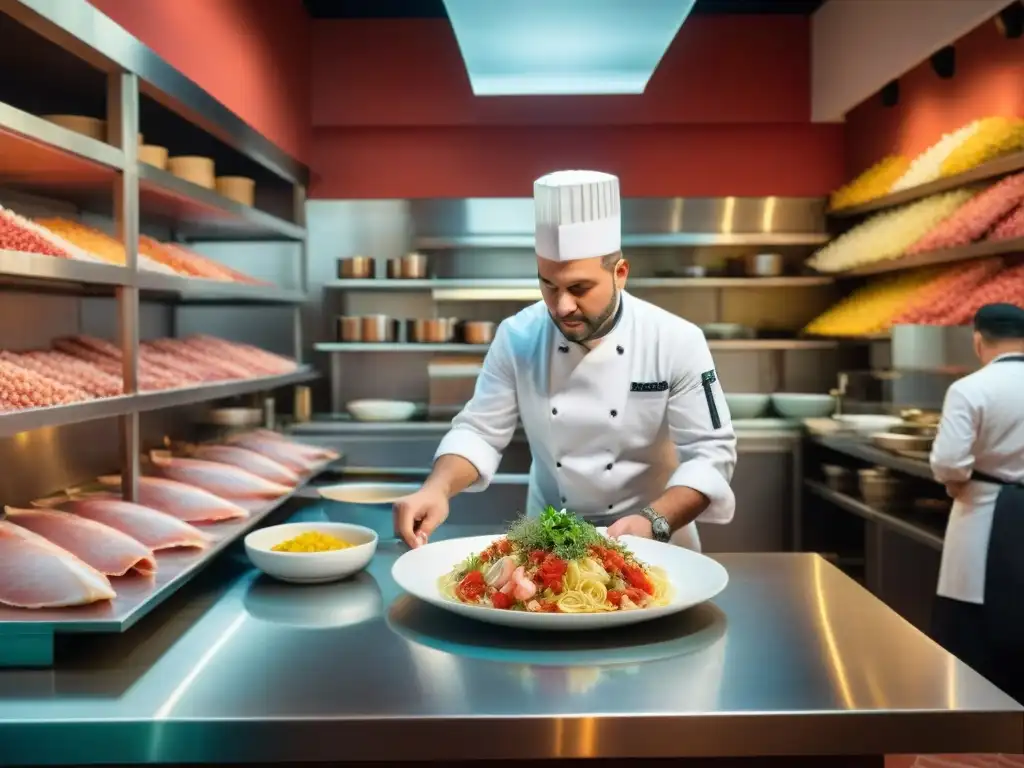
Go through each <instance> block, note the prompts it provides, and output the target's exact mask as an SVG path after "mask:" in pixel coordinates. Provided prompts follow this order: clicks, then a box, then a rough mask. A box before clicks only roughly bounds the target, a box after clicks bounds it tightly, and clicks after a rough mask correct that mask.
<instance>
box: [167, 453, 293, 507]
mask: <svg viewBox="0 0 1024 768" xmlns="http://www.w3.org/2000/svg"><path fill="white" fill-rule="evenodd" d="M150 458H151V459H152V460H153V463H154V464H155V465H156V466H157V467H159V469H160V473H161V474H162V475H164V477H167V478H168V479H170V480H177V481H178V482H179V483H188V484H189V485H194V486H196V487H197V488H204V489H206V490H207V491H209V492H210V493H215V494H217V495H218V496H220V497H222V498H226V499H276V498H277V497H278V496H283V495H284V494H286V493H288V492H290V491H291V488H289V487H288V486H287V485H281V483H272V482H271V481H270V480H267V479H266V478H263V477H260V476H259V475H254V474H253V473H252V472H247V471H246V470H244V469H242V468H241V467H236V466H233V465H231V464H220V463H218V462H216V461H203V460H202V459H181V458H178V457H176V456H171V455H169V454H168V452H167V451H153V453H152V454H151V456H150Z"/></svg>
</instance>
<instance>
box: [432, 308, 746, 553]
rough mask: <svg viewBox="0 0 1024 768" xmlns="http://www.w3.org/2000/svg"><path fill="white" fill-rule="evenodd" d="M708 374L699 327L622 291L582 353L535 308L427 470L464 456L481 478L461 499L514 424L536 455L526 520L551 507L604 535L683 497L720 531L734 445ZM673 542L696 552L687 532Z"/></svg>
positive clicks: (730, 506) (494, 357)
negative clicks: (621, 520)
mask: <svg viewBox="0 0 1024 768" xmlns="http://www.w3.org/2000/svg"><path fill="white" fill-rule="evenodd" d="M714 369H715V364H714V361H713V360H712V358H711V351H710V349H709V348H708V344H707V341H706V340H705V339H704V334H703V333H702V332H701V330H700V329H699V328H698V327H697V326H695V325H693V324H692V323H689V322H687V321H686V320H683V319H682V318H680V317H677V316H675V315H672V314H670V313H668V312H666V311H665V310H663V309H661V308H659V307H656V306H654V305H653V304H649V303H647V302H645V301H641V300H640V299H637V298H635V297H633V296H631V295H629V294H627V293H625V292H623V293H622V312H621V315H620V317H619V320H618V322H617V323H616V325H615V327H614V328H613V329H612V330H611V332H609V333H608V334H607V335H606V336H605V337H604V338H603V339H602V340H601V343H600V344H599V345H597V346H596V347H594V348H593V349H591V350H590V351H587V350H586V349H585V348H583V347H582V346H581V345H579V344H574V343H571V342H568V341H566V340H565V338H564V337H563V336H562V334H561V333H560V332H559V331H558V329H557V327H556V326H555V325H554V323H553V322H552V320H551V318H550V316H549V314H548V310H547V307H546V306H545V304H544V303H543V302H538V303H537V304H534V305H532V306H530V307H527V308H526V309H524V310H522V311H521V312H519V313H518V314H516V315H514V316H513V317H510V318H508V319H506V320H504V321H503V322H502V323H501V324H500V325H499V326H498V330H497V332H496V333H495V337H494V341H493V343H492V344H491V347H490V349H489V350H488V353H487V357H486V359H485V360H484V364H483V369H482V371H481V373H480V377H479V379H478V380H477V383H476V389H475V391H474V393H473V397H472V398H471V399H470V401H469V402H468V403H467V404H466V406H465V408H464V409H463V410H462V412H461V413H459V415H458V416H456V417H455V419H454V420H453V421H452V429H451V431H450V432H449V433H448V434H447V435H445V437H444V439H443V440H441V444H440V446H439V447H438V449H437V454H436V456H435V460H436V458H437V457H440V456H443V455H445V454H455V455H458V456H462V457H463V458H465V459H466V460H468V461H469V462H470V463H472V464H473V466H474V467H476V469H477V471H478V472H479V473H480V477H479V479H478V480H477V482H476V483H474V484H473V485H472V486H471V487H470V488H469V489H467V490H470V491H482V490H484V489H485V488H486V487H487V485H488V484H489V483H490V481H491V478H493V477H494V473H495V472H496V471H497V468H498V463H499V462H500V460H501V454H502V451H503V450H504V449H505V447H506V446H507V445H508V443H509V441H510V440H511V439H512V435H513V433H514V432H515V429H516V426H517V423H518V421H519V420H520V419H521V420H522V422H523V427H524V429H525V431H526V437H527V440H528V441H529V444H530V451H531V453H532V454H533V465H532V467H531V469H530V487H529V493H528V502H527V510H526V512H527V514H530V515H535V514H538V513H539V512H540V510H541V509H543V508H544V507H545V506H546V505H548V504H551V505H553V506H555V507H559V508H561V507H564V508H567V509H569V510H571V511H573V512H575V513H576V514H579V515H581V516H583V517H585V518H587V519H588V520H590V521H592V522H593V523H594V524H595V525H607V524H608V523H610V522H611V521H613V520H615V519H616V518H618V517H621V516H622V515H625V514H635V513H637V512H639V511H640V510H642V509H643V508H644V507H645V506H647V505H649V504H650V503H651V502H653V501H654V500H655V499H657V498H658V497H659V496H661V495H662V494H663V493H664V492H665V490H666V489H667V488H669V487H674V486H686V487H689V488H693V489H695V490H697V491H699V492H700V493H702V494H704V495H705V496H706V497H707V498H708V499H710V501H711V503H710V505H709V506H708V508H707V509H706V510H705V511H704V513H703V514H702V515H701V517H700V520H701V521H702V522H711V523H728V522H729V521H730V520H731V519H732V516H733V512H734V510H735V507H736V499H735V497H734V496H733V492H732V489H731V488H730V487H729V482H730V480H731V479H732V473H733V468H734V467H735V465H736V436H735V433H734V432H733V428H732V420H731V419H730V417H729V409H728V406H727V405H726V402H725V397H724V395H723V393H722V387H721V384H720V382H718V380H717V376H716V375H715V373H714ZM709 400H710V401H713V405H712V402H709ZM712 410H715V411H717V417H715V418H713V416H712ZM716 420H717V424H716V423H714V422H715V421H716ZM673 541H674V542H675V543H677V544H680V545H682V546H687V547H690V548H692V549H697V550H699V548H700V539H699V538H698V537H697V531H696V526H694V525H693V524H690V525H689V526H686V527H685V528H683V529H682V530H680V531H677V532H676V534H675V535H674V536H673Z"/></svg>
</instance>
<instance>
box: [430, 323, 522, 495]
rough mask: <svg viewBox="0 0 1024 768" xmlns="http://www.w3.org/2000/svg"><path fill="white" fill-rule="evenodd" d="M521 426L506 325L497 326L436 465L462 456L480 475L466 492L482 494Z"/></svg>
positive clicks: (445, 438) (440, 449)
mask: <svg viewBox="0 0 1024 768" xmlns="http://www.w3.org/2000/svg"><path fill="white" fill-rule="evenodd" d="M518 423H519V399H518V396H517V394H516V378H515V369H514V367H513V363H512V348H511V344H510V340H509V335H508V329H507V328H506V326H505V323H504V322H503V323H501V324H500V325H499V326H498V330H497V331H496V332H495V334H494V340H493V341H492V342H491V346H490V349H488V350H487V355H486V356H485V357H484V363H483V367H482V369H481V371H480V375H479V376H478V377H477V380H476V387H475V389H474V390H473V397H472V398H470V400H469V402H468V403H466V405H465V406H464V407H463V409H462V411H460V412H459V414H458V415H457V416H456V417H455V418H454V419H452V428H451V430H450V431H449V432H448V434H447V435H445V436H444V438H443V439H442V440H441V443H440V445H438V447H437V452H436V453H435V454H434V461H437V460H438V459H439V458H440V457H441V456H446V455H455V456H461V457H462V458H464V459H465V460H466V461H468V462H469V463H470V464H472V465H473V466H474V467H475V468H476V471H477V472H478V473H479V474H480V476H479V477H478V478H477V480H476V482H474V483H473V484H472V485H471V486H469V488H467V489H466V490H467V491H471V492H472V491H483V490H485V489H486V488H487V486H488V485H490V483H491V480H492V479H493V478H494V473H495V472H497V471H498V464H499V463H500V462H501V454H502V452H503V451H504V450H505V448H506V447H507V446H508V444H509V442H510V441H511V440H512V435H513V434H514V433H515V431H516V426H517V425H518Z"/></svg>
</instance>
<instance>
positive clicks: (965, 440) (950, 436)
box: [929, 384, 978, 483]
mask: <svg viewBox="0 0 1024 768" xmlns="http://www.w3.org/2000/svg"><path fill="white" fill-rule="evenodd" d="M977 433H978V421H977V409H976V408H975V407H974V406H973V404H972V403H971V401H970V398H968V397H967V395H966V394H965V393H964V392H963V391H962V390H961V389H960V387H958V386H957V384H953V385H952V386H950V388H949V389H948V390H946V397H945V401H944V402H943V404H942V417H941V418H940V420H939V430H938V434H936V436H935V442H933V443H932V453H931V456H930V462H929V463H930V464H931V466H932V474H933V475H934V476H935V479H936V480H938V481H939V482H940V483H965V482H967V481H968V480H970V478H971V471H972V470H973V469H974V441H975V438H976V437H977Z"/></svg>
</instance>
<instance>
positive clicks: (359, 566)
mask: <svg viewBox="0 0 1024 768" xmlns="http://www.w3.org/2000/svg"><path fill="white" fill-rule="evenodd" d="M307 531H317V532H319V533H327V534H330V535H331V536H337V537H338V538H339V539H343V540H345V541H347V542H349V543H350V544H353V545H354V546H351V547H349V548H348V549H338V550H334V551H332V552H274V551H273V550H272V549H271V548H272V547H274V546H276V545H278V544H280V543H281V542H283V541H287V540H288V539H291V538H294V537H296V536H298V535H299V534H300V533H305V532H307ZM376 551H377V534H376V533H375V532H374V531H373V530H371V529H370V528H364V527H363V526H361V525H352V524H350V523H328V522H321V523H285V524H284V525H272V526H270V527H269V528H261V529H260V530H258V531H253V532H252V533H250V534H249V535H248V536H246V537H245V553H246V554H247V555H248V556H249V560H251V561H252V564H253V565H255V566H256V567H257V568H259V569H260V570H261V571H263V572H264V573H265V574H267V575H268V576H272V577H274V578H275V579H280V580H281V581H288V582H292V583H295V584H323V583H325V582H328V581H338V580H339V579H344V578H345V577H347V576H351V575H352V574H353V573H358V572H359V571H361V570H363V568H365V567H366V566H367V564H368V563H369V562H370V560H371V559H372V558H373V555H374V553H375V552H376Z"/></svg>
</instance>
